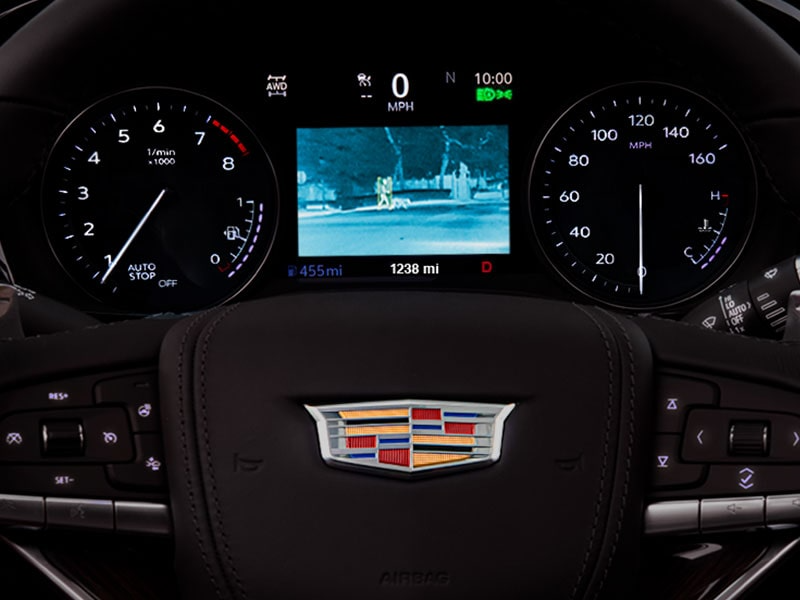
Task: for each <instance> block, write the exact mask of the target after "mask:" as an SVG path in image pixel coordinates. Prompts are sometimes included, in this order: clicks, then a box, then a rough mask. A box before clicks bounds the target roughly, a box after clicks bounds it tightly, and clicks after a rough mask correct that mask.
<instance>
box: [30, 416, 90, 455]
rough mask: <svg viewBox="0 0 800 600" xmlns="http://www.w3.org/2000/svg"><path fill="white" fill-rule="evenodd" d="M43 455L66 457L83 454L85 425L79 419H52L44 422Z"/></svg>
mask: <svg viewBox="0 0 800 600" xmlns="http://www.w3.org/2000/svg"><path fill="white" fill-rule="evenodd" d="M41 433H42V453H43V454H44V455H45V456H48V457H52V456H58V457H65V456H81V455H82V454H83V442H84V438H83V423H82V422H81V421H80V420H77V419H51V420H49V421H43V422H42V431H41Z"/></svg>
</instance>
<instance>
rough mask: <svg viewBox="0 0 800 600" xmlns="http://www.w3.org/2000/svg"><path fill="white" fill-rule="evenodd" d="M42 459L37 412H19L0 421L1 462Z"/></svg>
mask: <svg viewBox="0 0 800 600" xmlns="http://www.w3.org/2000/svg"><path fill="white" fill-rule="evenodd" d="M40 459H41V446H40V444H39V420H38V417H37V416H36V414H35V413H17V414H15V415H11V416H8V417H6V418H5V419H3V420H2V421H0V462H30V461H37V460H40Z"/></svg>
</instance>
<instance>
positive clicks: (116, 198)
mask: <svg viewBox="0 0 800 600" xmlns="http://www.w3.org/2000/svg"><path fill="white" fill-rule="evenodd" d="M198 10H201V11H202V10H203V8H199V9H198ZM167 15H168V16H167V17H165V18H166V19H169V18H170V17H169V11H167ZM246 16H247V15H246V11H245V10H244V9H241V8H237V7H233V8H229V9H228V10H227V13H226V17H225V18H226V19H228V20H229V22H231V23H235V26H233V27H230V28H225V30H224V31H220V30H219V29H218V28H215V27H214V26H213V25H211V26H209V25H208V23H207V21H205V20H204V19H198V20H197V22H196V28H195V29H194V30H193V31H187V32H184V33H183V35H182V36H180V37H181V39H180V40H178V39H177V38H175V37H174V36H171V35H169V34H168V33H164V32H154V36H155V37H154V38H153V39H151V40H149V42H150V43H148V44H146V45H144V46H143V47H141V48H137V50H136V52H133V51H131V49H130V47H129V46H127V47H125V48H122V47H121V48H119V49H117V50H116V51H115V52H116V54H112V55H110V56H103V57H102V59H101V57H98V56H91V55H89V56H86V57H82V60H84V61H86V63H88V64H84V63H81V66H80V67H78V66H77V64H76V65H73V66H72V67H71V68H70V66H67V67H65V68H62V69H60V71H59V77H58V78H57V80H56V81H54V82H52V83H50V84H48V85H49V86H50V87H51V88H52V89H50V90H41V92H42V93H44V92H46V95H43V96H41V97H40V98H39V100H38V102H41V103H42V104H44V106H38V107H36V108H32V107H31V106H27V107H25V108H20V109H19V110H20V111H21V113H23V114H21V115H20V117H21V118H20V120H19V122H20V123H24V122H25V114H24V113H28V112H29V111H31V110H35V111H41V110H44V112H46V113H47V115H46V121H47V124H46V129H45V130H44V131H35V130H34V131H30V130H26V134H25V135H26V138H27V142H26V146H27V145H33V146H34V147H33V148H31V149H30V150H31V151H30V152H28V153H27V154H26V153H25V152H24V150H25V149H26V148H25V147H23V148H22V149H21V150H20V151H16V150H15V151H14V152H13V153H12V156H11V157H10V159H11V161H12V164H15V165H16V166H14V167H13V168H12V171H15V172H16V171H22V170H23V169H25V168H28V169H29V171H28V174H27V176H26V179H25V181H24V187H23V188H21V189H19V188H18V189H17V193H16V194H14V195H12V196H9V200H8V203H9V205H10V208H11V210H13V211H14V214H15V216H18V217H19V219H21V220H22V221H23V222H25V223H26V226H25V227H24V228H21V229H20V228H17V227H13V228H11V229H10V230H9V231H7V232H6V233H5V238H6V239H5V240H4V243H5V246H6V253H7V254H8V255H9V262H10V263H11V268H12V271H13V272H14V274H15V277H16V279H17V280H18V283H20V284H21V285H23V286H25V287H27V288H30V289H33V290H37V291H39V292H40V293H42V294H44V295H46V296H50V297H52V298H55V299H57V300H59V301H62V302H64V303H66V304H69V305H73V306H76V307H78V308H79V309H81V310H83V311H85V312H88V313H92V314H95V315H105V316H104V317H103V318H112V319H114V318H119V317H125V316H131V315H147V314H154V313H181V312H186V311H192V310H197V309H202V308H208V307H211V306H214V305H218V304H220V303H223V302H227V301H230V300H232V299H233V298H237V299H252V298H258V297H263V296H265V295H270V294H272V293H275V292H276V291H286V290H293V289H306V288H314V289H325V288H328V289H330V288H341V287H359V286H365V285H366V286H372V285H378V286H390V287H391V286H395V287H421V288H442V289H475V290H497V291H500V290H503V291H515V292H520V293H525V294H531V295H539V296H543V297H551V298H558V299H572V300H576V301H590V302H599V303H601V304H604V305H606V306H610V307H614V308H619V309H622V310H629V311H633V312H642V311H645V312H656V313H658V314H665V315H671V316H680V315H682V314H685V313H686V312H687V310H689V309H691V308H692V307H693V306H695V305H696V304H697V303H698V302H700V301H702V300H703V299H705V298H707V297H710V295H711V294H712V293H713V292H714V291H716V290H718V289H720V288H722V287H725V286H726V285H730V284H731V283H735V282H736V281H738V280H740V279H744V278H746V277H747V276H748V275H749V274H750V273H752V271H753V269H758V268H761V267H762V266H765V265H770V264H772V263H773V262H776V261H778V260H780V259H783V258H786V257H787V256H791V255H793V254H794V252H795V251H796V249H795V248H794V244H793V243H792V242H791V241H790V235H789V234H788V232H787V235H778V236H769V235H765V234H764V232H766V231H774V230H775V228H778V230H779V231H780V230H783V229H786V228H789V227H790V225H791V223H789V222H787V220H786V219H785V218H784V217H785V216H786V215H787V214H791V213H790V211H787V210H786V208H785V207H784V206H783V205H782V203H781V201H780V199H779V197H778V196H777V195H776V194H774V193H773V186H772V184H771V181H770V180H769V179H768V173H767V172H766V171H765V169H764V165H763V163H762V162H761V161H760V160H759V152H760V149H759V148H758V147H757V146H756V145H755V143H754V141H753V139H752V137H751V136H750V135H749V134H748V130H747V127H748V119H750V118H751V115H750V114H748V111H750V110H751V109H752V107H750V106H746V105H743V106H737V101H738V100H737V98H735V97H731V96H730V95H725V93H724V90H723V89H722V88H723V87H724V85H725V82H724V80H723V81H722V83H720V82H716V81H714V80H713V79H712V78H710V77H709V74H708V73H705V72H704V71H703V70H702V68H701V65H700V62H701V61H700V60H698V61H697V64H689V65H686V64H679V63H677V62H676V57H675V56H670V55H667V54H666V53H665V52H664V50H663V48H662V47H660V46H659V45H658V44H657V43H656V41H655V40H650V39H644V40H643V39H641V38H639V37H637V36H636V35H635V32H633V31H631V30H627V29H626V28H625V24H624V21H621V20H617V21H615V20H614V19H613V18H610V13H609V14H606V15H604V17H603V18H604V19H606V20H600V21H595V20H593V19H592V18H591V10H590V9H589V8H588V7H586V6H583V5H581V4H579V3H577V4H576V3H559V2H556V3H554V4H552V5H548V7H547V8H546V9H542V11H541V14H540V15H539V17H538V18H537V19H534V20H532V21H531V22H528V23H526V24H525V26H524V27H519V26H516V25H515V26H512V27H510V28H509V30H508V32H507V35H506V36H504V38H503V39H504V40H505V41H504V42H503V43H499V42H498V43H492V44H484V43H479V42H478V40H480V39H481V36H480V34H477V33H475V34H473V33H471V32H470V31H469V30H468V29H467V28H463V29H464V31H463V36H456V37H455V38H454V37H453V36H449V35H443V34H442V33H441V31H439V30H438V28H437V26H436V25H435V24H434V23H429V22H426V20H425V19H414V18H413V17H411V16H408V15H406V17H398V20H397V24H396V27H395V28H393V29H392V31H396V32H401V31H402V32H409V33H410V34H411V35H400V34H398V35H397V36H396V37H393V38H392V39H393V43H391V44H388V43H380V42H375V41H370V40H369V39H368V36H366V37H365V36H363V35H362V34H361V32H360V31H359V30H358V28H355V27H353V28H349V27H347V26H346V25H343V26H342V28H341V30H340V33H339V34H336V35H334V36H333V38H332V39H333V42H331V43H332V44H334V46H332V48H331V51H329V52H326V53H321V54H319V56H313V57H310V58H309V59H305V58H304V55H303V53H302V52H299V50H300V49H301V48H302V42H301V41H299V40H300V38H297V37H295V38H292V36H290V35H288V33H287V32H281V31H279V29H276V28H267V29H268V30H269V34H268V35H263V31H262V28H263V27H264V25H263V24H262V23H260V22H259V21H258V20H251V19H247V18H246ZM303 27H304V28H307V30H308V32H309V33H308V37H309V38H313V37H314V36H318V37H322V36H323V35H326V34H327V35H330V32H327V31H325V26H324V25H323V21H322V20H320V22H318V23H317V22H310V23H307V24H305V25H304V26H303ZM165 29H168V28H165ZM523 33H524V37H523ZM565 36H566V37H565ZM184 38H188V39H184ZM416 38H420V39H425V43H426V44H432V45H433V46H434V47H437V48H439V47H440V48H443V49H445V50H446V52H444V53H441V54H438V53H434V52H430V53H429V54H428V55H429V56H430V58H427V57H426V55H424V54H420V53H418V52H415V51H414V46H415V42H414V39H416ZM462 38H463V39H464V40H474V41H473V42H472V43H466V42H462V43H456V42H455V41H454V40H455V39H462ZM565 39H570V40H573V41H574V40H580V44H579V50H578V51H577V52H575V53H566V52H558V59H557V60H554V59H553V56H552V48H555V47H559V46H560V45H562V44H563V43H564V40H565ZM522 40H524V41H522ZM293 44H296V45H299V47H300V48H298V49H297V50H295V49H294V46H293ZM188 47H191V48H192V52H187V51H186V50H185V48H188ZM333 47H335V52H334V51H333ZM512 48H513V51H512ZM290 49H291V50H290ZM632 49H635V51H632ZM78 51H79V52H80V51H81V49H78ZM298 52H299V53H298ZM442 56H445V57H446V59H444V60H443V59H442ZM92 62H96V63H98V65H96V66H95V67H91V66H89V65H91V64H92ZM112 65H113V67H112ZM93 68H103V69H105V70H109V71H112V72H111V73H109V76H108V77H97V78H94V77H87V76H86V73H87V71H89V70H91V69H93ZM615 93H618V98H614V97H613V96H614V94H615ZM643 96H644V98H645V100H644V101H645V103H646V104H647V103H649V104H650V108H649V109H647V110H644V109H643V108H642V105H641V104H640V103H641V102H642V97H643ZM617 102H620V103H621V104H623V105H625V104H626V103H628V104H627V106H626V107H625V109H624V110H623V109H615V106H616V105H617ZM630 103H632V104H630ZM633 106H638V108H637V109H636V110H634V108H633ZM756 108H758V107H756ZM692 111H694V112H692ZM187 112H189V113H192V114H194V118H195V120H196V122H195V123H193V124H192V123H189V122H185V123H184V122H182V121H180V118H181V116H180V115H182V114H186V113H187ZM612 113H613V114H612ZM145 115H149V116H145ZM589 121H592V123H591V124H587V123H588V122H589ZM38 125H39V127H42V122H41V121H40V122H39V123H38ZM576 127H577V133H572V132H573V131H575V128H576ZM132 134H135V135H134V137H133V138H131V135H132ZM598 135H600V136H604V137H602V138H601V139H598V137H597V136H598ZM206 136H208V137H206ZM609 136H613V139H610V138H609ZM557 138H561V139H557ZM567 138H569V139H567ZM131 139H132V140H133V141H130V140H131ZM34 140H35V142H34ZM206 140H207V141H206ZM215 140H219V141H215ZM560 146H564V148H563V149H562V148H561V147H560ZM195 150H196V151H197V152H194V151H195ZM251 150H252V151H251ZM256 156H257V158H256ZM234 158H235V159H236V160H234ZM239 159H242V160H239ZM571 161H575V162H574V164H573V162H571ZM583 161H586V164H584V162H583ZM589 161H591V164H590V165H589V164H588V163H589ZM551 165H552V166H554V167H555V168H553V169H550V168H548V167H549V166H551ZM31 167H32V169H31ZM72 167H75V169H74V170H73V169H72ZM119 172H124V173H125V177H124V178H119V177H113V176H108V175H103V173H112V174H114V173H119ZM245 182H247V183H245ZM20 184H22V182H20ZM668 184H669V185H670V186H672V187H670V188H667V187H665V186H667V185H668ZM642 190H644V191H643V192H642V193H640V192H641V191H642ZM161 192H163V195H162V194H161ZM576 197H578V198H580V200H577V199H576ZM564 198H567V200H566V201H565V200H564ZM162 199H163V202H162ZM556 199H557V201H556ZM226 203H227V205H229V208H225V206H226ZM234 204H236V205H237V206H233V205H234ZM248 207H249V209H248ZM584 207H585V208H584ZM792 218H793V216H792ZM12 221H13V222H19V221H18V220H17V219H13V220H12ZM9 222H11V221H9ZM254 223H255V224H254ZM667 223H669V225H668V226H667ZM757 223H760V224H762V226H760V227H755V228H754V226H755V225H756V224H757ZM256 229H258V230H259V231H258V232H256ZM751 231H753V232H754V233H753V235H752V237H751V235H750V233H751ZM23 232H24V235H21V234H23ZM776 238H777V239H779V240H781V241H783V240H786V242H785V243H783V245H780V244H776V243H775V241H776ZM28 257H36V259H35V266H34V264H33V263H32V262H30V261H29V259H28Z"/></svg>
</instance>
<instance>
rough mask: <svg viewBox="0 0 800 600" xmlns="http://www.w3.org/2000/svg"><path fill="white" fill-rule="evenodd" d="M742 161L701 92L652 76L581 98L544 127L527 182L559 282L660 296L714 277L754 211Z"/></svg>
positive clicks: (638, 299)
mask: <svg viewBox="0 0 800 600" xmlns="http://www.w3.org/2000/svg"><path fill="white" fill-rule="evenodd" d="M754 182H755V174H754V166H753V161H752V158H751V156H750V153H749V150H748V148H747V145H746V143H745V141H744V139H743V138H742V136H741V134H740V133H739V131H738V129H737V128H736V127H735V126H734V124H733V123H732V122H731V120H730V119H729V118H728V117H727V116H726V115H725V114H724V113H723V112H722V111H721V110H720V109H719V108H717V107H716V106H715V105H713V104H712V103H711V102H709V101H708V100H707V99H705V98H703V97H701V96H699V95H697V94H695V93H693V92H690V91H688V90H686V89H684V88H681V87H677V86H674V85H668V84H663V83H628V84H624V85H619V86H614V87H610V88H607V89H604V90H601V91H599V92H596V93H594V94H591V95H590V96H588V97H585V98H583V99H582V100H580V101H579V102H577V103H576V104H574V105H573V106H572V107H570V108H569V109H568V110H567V111H566V112H565V113H564V114H563V115H562V116H561V117H560V118H559V119H558V120H557V122H556V123H555V124H554V125H553V126H552V127H551V129H550V130H549V131H548V133H547V134H546V136H545V137H544V139H543V141H542V142H541V145H540V146H539V149H538V152H537V154H536V157H535V159H534V162H533V166H532V169H531V175H530V180H529V187H528V202H529V208H530V215H531V218H532V223H533V227H534V230H535V232H536V236H537V239H538V241H539V244H540V246H541V250H542V252H543V253H544V255H545V256H546V257H547V259H548V260H549V261H550V263H551V264H552V266H553V267H554V269H555V270H556V271H557V272H558V273H559V274H560V275H561V276H562V277H563V278H564V279H565V280H566V281H568V282H569V283H570V284H572V285H573V286H574V287H576V288H577V289H578V290H580V291H581V292H583V293H585V294H587V295H588V296H591V297H593V298H595V299H598V300H601V301H604V302H606V303H609V304H612V305H615V306H619V307H624V308H647V307H664V306H668V305H670V304H674V303H677V302H680V301H682V300H685V299H687V298H690V297H692V296H694V295H696V294H698V293H700V292H701V291H703V290H705V289H707V288H708V287H709V286H711V285H713V284H714V283H715V282H716V281H718V280H719V278H720V277H722V275H724V274H725V272H726V271H727V270H728V269H729V268H730V266H731V265H732V263H733V262H734V260H735V259H736V258H737V257H738V256H739V254H740V252H741V251H742V248H743V246H744V244H745V243H746V241H747V239H748V236H749V232H750V228H751V226H752V221H753V216H754V212H755V202H756V190H755V183H754Z"/></svg>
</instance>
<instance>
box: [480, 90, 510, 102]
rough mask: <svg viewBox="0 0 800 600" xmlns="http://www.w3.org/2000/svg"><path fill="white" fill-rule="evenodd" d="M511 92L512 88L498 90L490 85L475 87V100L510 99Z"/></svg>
mask: <svg viewBox="0 0 800 600" xmlns="http://www.w3.org/2000/svg"><path fill="white" fill-rule="evenodd" d="M511 92H512V90H498V89H495V88H490V87H482V88H475V100H477V101H478V102H494V101H495V100H511Z"/></svg>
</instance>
